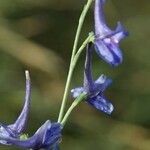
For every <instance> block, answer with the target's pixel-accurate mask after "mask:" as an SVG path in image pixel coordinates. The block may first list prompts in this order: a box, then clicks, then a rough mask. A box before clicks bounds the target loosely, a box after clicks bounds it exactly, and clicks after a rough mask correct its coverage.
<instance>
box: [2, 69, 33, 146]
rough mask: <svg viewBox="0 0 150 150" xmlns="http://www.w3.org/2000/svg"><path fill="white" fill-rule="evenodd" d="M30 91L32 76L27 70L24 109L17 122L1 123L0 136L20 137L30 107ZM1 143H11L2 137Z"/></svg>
mask: <svg viewBox="0 0 150 150" xmlns="http://www.w3.org/2000/svg"><path fill="white" fill-rule="evenodd" d="M30 93H31V84H30V76H29V72H28V71H26V95H25V103H24V106H23V109H22V111H21V113H20V115H19V117H18V119H17V120H16V121H15V123H13V124H10V125H4V124H0V136H8V137H12V138H19V136H20V135H21V134H22V133H23V132H24V130H25V127H26V124H27V120H28V115H29V109H30ZM0 144H5V145H9V144H10V143H9V142H7V141H5V140H1V139H0Z"/></svg>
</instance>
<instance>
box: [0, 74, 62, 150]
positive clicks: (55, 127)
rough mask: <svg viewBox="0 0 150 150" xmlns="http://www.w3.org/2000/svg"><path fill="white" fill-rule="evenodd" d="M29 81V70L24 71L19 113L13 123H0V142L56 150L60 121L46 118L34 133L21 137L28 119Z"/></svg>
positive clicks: (58, 140)
mask: <svg viewBox="0 0 150 150" xmlns="http://www.w3.org/2000/svg"><path fill="white" fill-rule="evenodd" d="M30 93H31V83H30V77H29V72H28V71H26V96H25V103H24V107H23V109H22V112H21V114H20V115H19V117H18V119H17V120H16V122H15V123H14V124H11V125H4V124H0V144H3V145H16V146H18V147H21V148H30V149H33V150H38V149H41V148H43V149H45V150H50V149H51V148H53V150H58V149H59V148H58V143H59V142H60V140H61V130H62V125H61V124H60V123H51V122H50V121H49V120H47V121H46V122H45V123H44V124H43V125H42V126H41V127H40V128H39V129H38V130H37V131H36V133H35V134H34V135H33V136H32V137H30V138H27V137H26V139H21V136H22V135H23V132H24V130H25V127H26V123H27V120H28V114H29V107H30V101H31V100H30Z"/></svg>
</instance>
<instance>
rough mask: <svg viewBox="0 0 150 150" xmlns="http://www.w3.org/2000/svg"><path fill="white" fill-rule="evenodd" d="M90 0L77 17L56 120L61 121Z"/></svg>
mask: <svg viewBox="0 0 150 150" xmlns="http://www.w3.org/2000/svg"><path fill="white" fill-rule="evenodd" d="M92 1H93V0H88V1H87V4H86V5H85V6H84V9H83V11H82V13H81V16H80V18H79V24H78V27H77V32H76V36H75V40H74V45H73V50H72V56H71V61H70V67H69V72H68V77H67V81H66V86H65V91H64V95H63V100H62V104H61V108H60V112H59V117H58V122H61V120H62V118H63V115H64V111H65V106H66V102H67V98H68V93H69V87H70V82H71V79H72V74H73V70H74V67H72V65H73V66H74V64H73V59H74V56H75V54H76V51H77V46H78V42H79V37H80V33H81V29H82V26H83V23H84V20H85V16H86V14H87V12H88V10H89V8H90V6H91V4H92Z"/></svg>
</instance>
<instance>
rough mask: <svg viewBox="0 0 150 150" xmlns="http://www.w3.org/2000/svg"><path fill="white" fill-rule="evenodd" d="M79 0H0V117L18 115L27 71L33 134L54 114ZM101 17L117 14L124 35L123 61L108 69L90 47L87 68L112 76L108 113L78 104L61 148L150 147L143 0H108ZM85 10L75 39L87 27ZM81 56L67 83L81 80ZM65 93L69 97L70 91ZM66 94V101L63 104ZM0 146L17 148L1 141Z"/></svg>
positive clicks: (147, 26) (148, 42)
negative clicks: (90, 65)
mask: <svg viewBox="0 0 150 150" xmlns="http://www.w3.org/2000/svg"><path fill="white" fill-rule="evenodd" d="M85 2H86V0H0V122H2V123H6V124H10V123H12V122H14V121H15V119H16V118H17V116H18V114H19V112H20V110H21V108H22V105H23V100H24V87H25V77H24V70H25V69H28V70H29V71H30V74H31V78H32V106H31V111H30V119H29V123H28V127H27V130H26V133H29V135H32V134H33V133H34V132H35V131H36V130H37V128H38V127H39V126H40V125H41V124H42V123H44V122H45V120H47V119H51V120H52V121H56V120H57V116H58V112H59V108H60V103H61V99H62V95H63V89H64V86H65V80H66V76H67V72H68V66H69V59H70V55H71V49H72V44H73V40H74V35H75V31H76V27H77V23H78V17H79V15H80V12H81V10H82V8H83V5H84V4H85ZM105 13H106V16H107V21H108V24H109V25H110V27H112V28H115V27H116V22H117V21H118V20H120V21H121V22H122V23H123V24H124V26H125V27H126V29H127V30H128V31H129V33H130V36H129V37H128V38H127V39H126V40H123V41H122V42H121V49H122V50H123V52H124V62H123V64H122V65H121V66H119V67H118V68H115V69H113V68H111V67H110V66H109V65H108V64H106V63H104V62H103V61H102V60H100V59H99V58H98V56H97V55H96V54H94V59H93V75H94V77H95V78H97V77H98V76H99V75H100V74H102V73H104V74H106V75H108V76H110V77H112V79H113V81H114V82H113V84H112V86H111V87H110V88H109V89H108V90H107V92H106V93H105V94H106V95H107V97H108V98H109V99H111V100H112V102H113V104H114V106H115V110H114V112H113V114H112V116H107V115H105V114H103V113H101V112H98V111H97V110H95V109H93V108H92V107H89V106H88V105H86V104H85V103H83V104H81V105H80V107H78V108H77V109H76V110H75V111H74V112H73V113H72V117H71V118H70V120H69V122H68V123H67V125H66V127H65V130H64V131H63V139H62V143H61V149H62V150H91V149H96V150H102V149H105V150H149V149H150V128H149V127H150V58H149V57H150V1H148V0H142V1H141V0H109V2H108V3H107V5H106V7H105ZM93 26H94V25H93V8H91V10H90V11H89V13H88V16H87V18H86V21H85V23H84V29H83V30H82V36H81V38H80V44H81V42H82V41H83V40H84V39H85V37H86V36H87V34H88V32H90V31H92V30H93ZM83 65H84V55H82V57H81V59H80V62H79V63H78V66H77V68H76V70H75V72H74V77H73V82H72V85H71V87H72V88H73V87H75V86H77V85H81V84H82V80H83ZM70 99H71V98H70ZM71 101H72V100H69V101H68V106H69V104H70V103H71ZM0 149H1V150H8V149H10V150H19V148H16V147H7V146H6V147H5V146H0Z"/></svg>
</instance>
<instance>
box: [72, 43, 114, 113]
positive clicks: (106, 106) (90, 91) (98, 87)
mask: <svg viewBox="0 0 150 150" xmlns="http://www.w3.org/2000/svg"><path fill="white" fill-rule="evenodd" d="M91 61H92V46H91V43H90V44H89V45H87V51H86V60H85V69H84V85H83V87H78V88H75V89H72V90H71V93H72V96H73V97H74V98H76V97H78V96H79V95H80V94H81V93H86V94H87V95H88V98H87V100H86V102H87V103H88V104H90V105H92V106H93V107H95V108H96V109H98V110H100V111H102V112H104V113H106V114H111V113H112V111H113V105H112V104H111V103H110V102H109V101H108V100H106V99H105V97H104V96H103V92H104V91H105V89H106V88H107V87H108V86H109V85H110V84H111V82H112V80H111V79H109V78H107V77H106V76H105V75H101V76H100V77H99V78H98V79H97V80H96V81H94V80H93V78H92V64H91V63H92V62H91Z"/></svg>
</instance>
